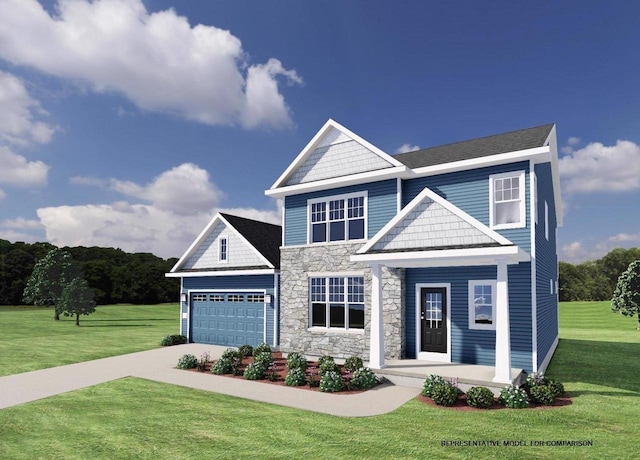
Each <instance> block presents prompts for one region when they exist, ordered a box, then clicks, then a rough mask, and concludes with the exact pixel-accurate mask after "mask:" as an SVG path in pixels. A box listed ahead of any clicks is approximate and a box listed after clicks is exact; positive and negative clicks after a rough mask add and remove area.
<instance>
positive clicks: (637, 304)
mask: <svg viewBox="0 0 640 460" xmlns="http://www.w3.org/2000/svg"><path fill="white" fill-rule="evenodd" d="M611 310H613V311H614V312H618V311H619V312H620V313H622V314H623V315H625V316H634V315H637V316H638V330H640V260H636V261H635V262H631V264H629V268H627V269H626V270H625V271H624V272H623V273H622V275H620V278H618V284H617V285H616V289H615V291H614V292H613V298H612V299H611Z"/></svg>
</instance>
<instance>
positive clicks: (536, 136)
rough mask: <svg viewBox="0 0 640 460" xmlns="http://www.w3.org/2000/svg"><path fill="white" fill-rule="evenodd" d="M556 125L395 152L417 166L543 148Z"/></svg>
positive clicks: (396, 156)
mask: <svg viewBox="0 0 640 460" xmlns="http://www.w3.org/2000/svg"><path fill="white" fill-rule="evenodd" d="M552 128H553V124H549V125H543V126H537V127H535V128H528V129H521V130H519V131H511V132H509V133H504V134H496V135H494V136H487V137H481V138H478V139H472V140H468V141H463V142H456V143H454V144H447V145H442V146H439V147H430V148H426V149H422V150H415V151H413V152H407V153H400V154H398V155H394V158H395V159H396V160H398V161H400V162H401V163H403V164H405V165H406V166H408V167H409V168H412V169H414V168H422V167H425V166H434V165H439V164H443V163H452V162H455V161H462V160H470V159H474V158H481V157H486V156H490V155H497V154H500V153H507V152H515V151H518V150H526V149H531V148H535V147H542V146H543V145H544V144H545V141H546V140H547V138H548V137H549V133H550V132H551V129H552Z"/></svg>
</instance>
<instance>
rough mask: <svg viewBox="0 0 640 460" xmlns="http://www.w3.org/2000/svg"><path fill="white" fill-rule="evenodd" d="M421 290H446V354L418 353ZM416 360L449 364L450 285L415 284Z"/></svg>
mask: <svg viewBox="0 0 640 460" xmlns="http://www.w3.org/2000/svg"><path fill="white" fill-rule="evenodd" d="M422 288H445V289H446V290H447V315H446V316H447V352H446V353H433V352H426V351H425V352H423V351H420V345H421V344H420V342H421V340H422V334H421V327H422V324H421V320H420V309H421V308H422V306H421V305H420V303H421V302H422V298H421V297H420V289H422ZM415 289H416V296H415V299H416V304H415V310H416V312H415V314H416V358H417V359H419V360H424V361H437V362H440V363H450V362H451V332H452V331H451V283H416V287H415Z"/></svg>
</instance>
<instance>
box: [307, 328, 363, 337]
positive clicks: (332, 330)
mask: <svg viewBox="0 0 640 460" xmlns="http://www.w3.org/2000/svg"><path fill="white" fill-rule="evenodd" d="M307 332H311V333H316V334H327V333H329V334H351V335H364V329H342V328H339V327H319V326H312V327H309V328H307Z"/></svg>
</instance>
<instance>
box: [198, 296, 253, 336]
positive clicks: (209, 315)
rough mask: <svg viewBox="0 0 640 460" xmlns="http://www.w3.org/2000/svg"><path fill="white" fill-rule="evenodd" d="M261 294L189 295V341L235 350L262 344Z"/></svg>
mask: <svg viewBox="0 0 640 460" xmlns="http://www.w3.org/2000/svg"><path fill="white" fill-rule="evenodd" d="M263 332H264V294H262V293H261V292H231V293H229V292H223V293H221V292H207V293H197V294H191V341H192V342H196V343H210V344H212V345H226V346H231V347H239V346H240V345H244V344H249V345H252V346H256V345H259V344H261V343H262V342H264V339H263Z"/></svg>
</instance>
